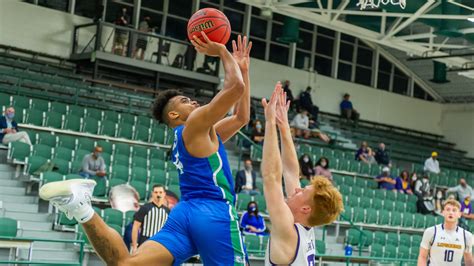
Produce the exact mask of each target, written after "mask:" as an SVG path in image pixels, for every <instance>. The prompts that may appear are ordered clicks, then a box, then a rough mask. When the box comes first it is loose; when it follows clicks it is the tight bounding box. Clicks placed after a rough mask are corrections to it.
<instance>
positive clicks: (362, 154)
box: [355, 141, 376, 164]
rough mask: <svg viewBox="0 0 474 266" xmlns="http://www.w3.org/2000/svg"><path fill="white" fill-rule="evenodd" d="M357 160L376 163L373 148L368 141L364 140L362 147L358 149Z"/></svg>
mask: <svg viewBox="0 0 474 266" xmlns="http://www.w3.org/2000/svg"><path fill="white" fill-rule="evenodd" d="M355 159H356V161H361V162H364V163H366V164H373V163H376V161H375V158H374V154H373V152H372V149H371V148H370V147H369V145H368V144H367V141H362V143H361V145H360V148H359V149H358V150H357V153H356V156H355Z"/></svg>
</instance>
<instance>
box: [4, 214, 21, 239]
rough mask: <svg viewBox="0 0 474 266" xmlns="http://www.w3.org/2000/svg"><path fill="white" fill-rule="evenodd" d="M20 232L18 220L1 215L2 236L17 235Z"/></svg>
mask: <svg viewBox="0 0 474 266" xmlns="http://www.w3.org/2000/svg"><path fill="white" fill-rule="evenodd" d="M17 233H18V222H17V220H15V219H12V218H8V217H0V236H2V237H16V235H17Z"/></svg>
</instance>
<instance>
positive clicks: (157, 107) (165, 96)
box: [152, 89, 183, 123]
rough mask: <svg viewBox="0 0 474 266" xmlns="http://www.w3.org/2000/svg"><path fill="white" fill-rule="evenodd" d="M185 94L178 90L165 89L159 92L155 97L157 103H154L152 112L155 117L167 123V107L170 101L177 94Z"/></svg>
mask: <svg viewBox="0 0 474 266" xmlns="http://www.w3.org/2000/svg"><path fill="white" fill-rule="evenodd" d="M179 95H183V94H182V93H181V92H180V91H178V90H174V89H171V90H164V91H161V92H160V93H158V96H157V97H156V99H155V103H154V104H153V108H152V113H153V117H154V118H155V119H156V120H158V122H160V123H167V122H168V118H167V117H166V113H167V112H166V107H167V106H168V102H169V101H170V100H171V99H172V98H173V97H176V96H179Z"/></svg>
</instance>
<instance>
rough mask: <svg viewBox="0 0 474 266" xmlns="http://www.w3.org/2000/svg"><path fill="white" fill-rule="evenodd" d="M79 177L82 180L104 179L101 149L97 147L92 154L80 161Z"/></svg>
mask: <svg viewBox="0 0 474 266" xmlns="http://www.w3.org/2000/svg"><path fill="white" fill-rule="evenodd" d="M79 175H81V176H83V177H84V178H86V179H88V178H93V177H104V178H105V176H106V175H107V172H106V171H105V161H104V158H102V147H101V146H97V147H95V149H94V152H92V153H90V154H87V155H86V156H84V159H83V160H82V168H81V172H80V173H79Z"/></svg>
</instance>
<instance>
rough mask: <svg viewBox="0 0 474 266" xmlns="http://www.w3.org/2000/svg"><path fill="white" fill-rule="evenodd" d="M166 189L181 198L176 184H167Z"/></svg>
mask: <svg viewBox="0 0 474 266" xmlns="http://www.w3.org/2000/svg"><path fill="white" fill-rule="evenodd" d="M168 190H169V191H170V192H172V193H174V194H175V195H176V196H177V197H178V199H180V198H181V190H180V189H179V186H178V185H170V186H168Z"/></svg>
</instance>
